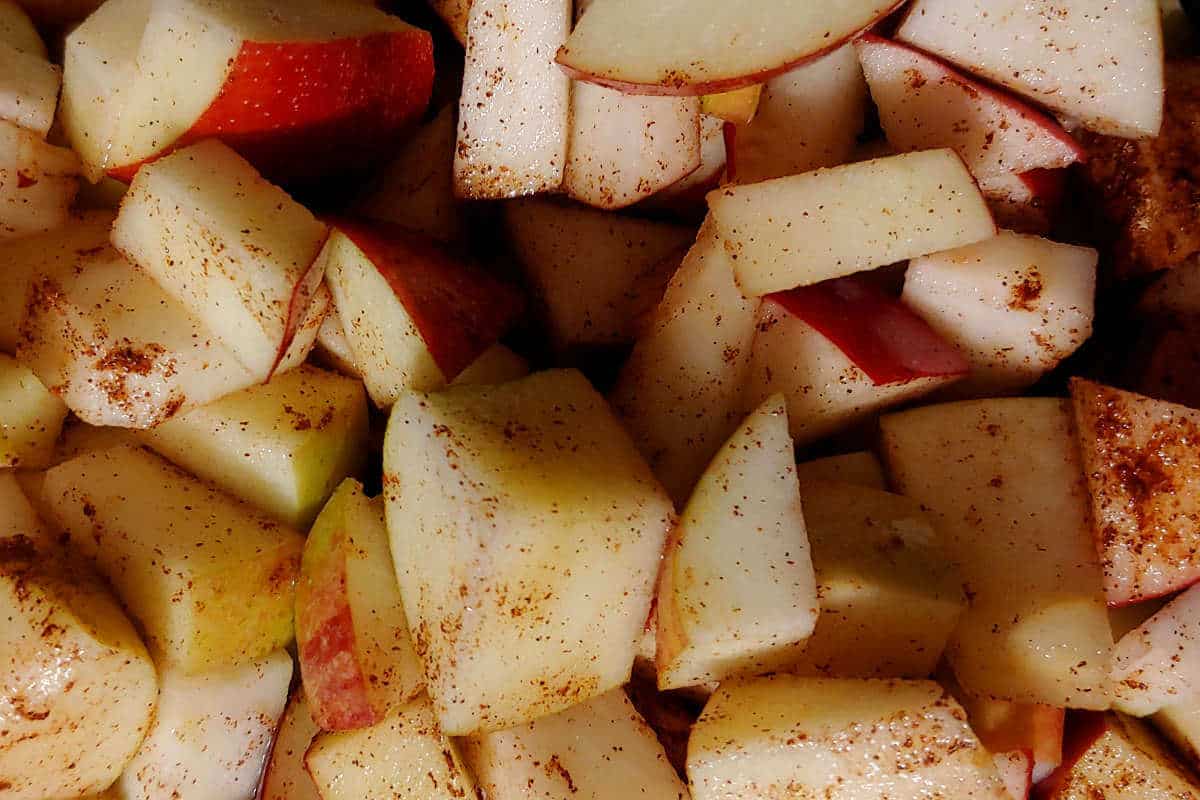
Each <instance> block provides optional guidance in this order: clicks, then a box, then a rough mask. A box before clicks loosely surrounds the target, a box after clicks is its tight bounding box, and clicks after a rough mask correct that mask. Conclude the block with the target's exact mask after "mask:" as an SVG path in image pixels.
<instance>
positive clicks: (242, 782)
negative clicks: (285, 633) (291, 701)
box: [115, 650, 292, 800]
mask: <svg viewBox="0 0 1200 800" xmlns="http://www.w3.org/2000/svg"><path fill="white" fill-rule="evenodd" d="M291 679H292V657H291V655H290V654H288V653H287V651H285V650H277V651H275V652H274V653H271V654H270V655H268V656H266V657H264V658H261V659H258V660H256V661H253V662H251V663H249V664H245V665H243V666H240V667H232V668H228V669H223V670H218V671H215V672H206V673H204V674H203V675H188V674H185V673H183V672H181V671H179V670H177V669H172V668H167V669H164V670H163V671H162V674H161V675H160V676H159V690H158V708H157V710H156V712H155V715H154V725H153V726H152V727H151V728H150V732H149V733H148V734H147V735H146V739H145V741H143V742H142V746H141V747H140V748H139V749H138V752H137V755H135V756H134V757H133V760H132V761H130V762H129V764H128V766H126V767H125V771H124V772H123V773H122V774H121V778H120V780H119V781H117V785H116V787H115V788H116V790H117V792H118V793H119V796H120V797H121V798H123V800H157V799H158V798H161V797H171V798H176V800H251V798H254V797H255V796H256V792H257V789H258V780H259V773H260V772H262V768H263V765H264V764H265V762H266V760H267V756H268V755H269V753H270V751H271V740H272V737H273V735H274V732H275V726H276V725H277V724H278V722H279V717H280V715H282V714H283V707H284V704H285V703H286V702H287V696H288V683H289V682H290V681H291Z"/></svg>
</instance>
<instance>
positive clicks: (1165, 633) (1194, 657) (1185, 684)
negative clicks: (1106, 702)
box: [1111, 586, 1200, 717]
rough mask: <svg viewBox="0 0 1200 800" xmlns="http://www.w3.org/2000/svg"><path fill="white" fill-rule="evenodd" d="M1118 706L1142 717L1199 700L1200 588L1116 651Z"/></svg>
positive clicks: (1131, 635)
mask: <svg viewBox="0 0 1200 800" xmlns="http://www.w3.org/2000/svg"><path fill="white" fill-rule="evenodd" d="M1111 676H1112V681H1113V695H1114V700H1113V707H1114V708H1116V709H1118V710H1120V711H1123V712H1125V713H1126V714H1133V715H1134V716H1138V717H1145V716H1149V715H1151V714H1154V713H1156V712H1158V711H1162V710H1163V709H1164V708H1168V707H1171V706H1176V705H1180V704H1185V703H1189V702H1196V701H1197V700H1198V699H1200V587H1196V586H1193V587H1192V588H1191V589H1188V590H1187V591H1186V592H1184V593H1183V594H1181V595H1179V596H1178V597H1176V598H1175V599H1174V600H1172V601H1171V602H1169V603H1167V604H1166V605H1165V606H1163V607H1162V609H1160V610H1159V611H1158V612H1157V613H1156V614H1155V615H1154V616H1152V617H1150V619H1148V620H1146V621H1145V622H1143V623H1142V624H1141V625H1139V626H1138V627H1137V628H1135V629H1133V630H1132V631H1130V632H1129V633H1127V634H1125V635H1124V636H1122V637H1121V638H1120V640H1119V641H1118V642H1117V645H1116V647H1114V648H1113V665H1112V673H1111Z"/></svg>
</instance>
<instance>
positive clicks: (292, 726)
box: [258, 690, 321, 800]
mask: <svg viewBox="0 0 1200 800" xmlns="http://www.w3.org/2000/svg"><path fill="white" fill-rule="evenodd" d="M320 732H321V729H320V728H319V727H317V723H316V722H314V721H313V718H312V714H311V713H309V710H308V703H307V702H306V701H305V699H304V692H303V691H302V690H297V691H295V692H293V693H292V699H291V700H289V701H288V704H287V708H286V709H285V710H284V712H283V718H282V719H281V720H280V721H279V730H278V731H277V732H276V734H275V740H274V741H273V742H272V743H271V757H270V759H268V761H267V765H266V767H264V768H263V780H262V789H261V790H260V791H259V793H258V800H320V798H321V796H320V795H319V794H317V785H316V784H315V783H313V780H312V778H311V777H310V776H309V774H308V772H307V771H306V770H305V768H304V754H305V753H306V752H308V748H309V747H310V746H311V745H312V741H313V739H315V738H316V736H317V734H318V733H320Z"/></svg>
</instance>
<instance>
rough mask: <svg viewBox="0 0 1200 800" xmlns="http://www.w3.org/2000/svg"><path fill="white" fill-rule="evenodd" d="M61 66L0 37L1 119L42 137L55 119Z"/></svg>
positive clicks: (60, 80)
mask: <svg viewBox="0 0 1200 800" xmlns="http://www.w3.org/2000/svg"><path fill="white" fill-rule="evenodd" d="M61 82H62V70H61V69H60V68H59V67H58V66H57V65H55V64H51V63H50V62H49V61H48V60H46V56H45V55H43V54H40V53H31V52H28V51H25V50H22V49H20V48H18V47H16V46H14V45H12V44H10V43H9V42H7V41H4V40H3V39H0V119H4V120H8V121H9V122H14V123H16V124H17V125H20V126H21V127H22V128H25V129H27V130H30V131H33V133H35V134H37V135H38V136H41V137H43V138H44V137H45V136H46V134H47V133H49V131H50V124H51V123H52V122H54V109H55V107H56V106H57V105H58V87H59V84H60V83H61Z"/></svg>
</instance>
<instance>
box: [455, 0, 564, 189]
mask: <svg viewBox="0 0 1200 800" xmlns="http://www.w3.org/2000/svg"><path fill="white" fill-rule="evenodd" d="M570 28H571V3H570V2H569V1H568V0H553V1H552V2H547V0H473V2H472V3H471V12H470V19H469V22H468V24H467V31H468V35H467V64H466V67H465V71H464V73H463V91H462V96H461V98H460V99H459V103H458V143H457V145H456V146H455V148H454V190H455V193H456V194H457V195H458V196H459V197H462V198H468V199H472V200H496V199H501V198H505V197H517V196H520V195H527V194H536V193H538V192H545V191H553V190H555V189H558V188H559V186H561V185H562V182H563V169H564V167H565V166H566V163H567V143H568V139H569V137H570V133H571V99H570V94H571V86H570V81H569V80H568V79H567V76H566V75H564V74H563V73H562V71H561V70H559V69H558V68H557V67H556V66H555V64H554V60H553V59H554V51H555V50H556V49H557V48H558V46H559V45H561V44H562V43H563V40H564V39H566V37H567V32H568V31H569V30H570Z"/></svg>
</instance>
